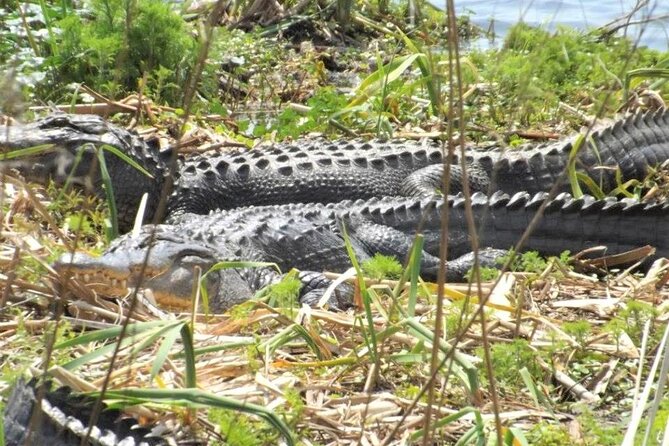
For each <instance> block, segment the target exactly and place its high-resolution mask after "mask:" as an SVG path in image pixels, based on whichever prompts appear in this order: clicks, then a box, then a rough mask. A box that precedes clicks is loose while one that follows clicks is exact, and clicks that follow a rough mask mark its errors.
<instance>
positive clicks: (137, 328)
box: [54, 321, 175, 349]
mask: <svg viewBox="0 0 669 446" xmlns="http://www.w3.org/2000/svg"><path fill="white" fill-rule="evenodd" d="M170 322H171V323H175V322H174V321H170ZM165 323H166V322H165V321H150V322H137V323H133V324H129V325H128V328H127V330H126V337H128V336H130V337H132V336H142V335H143V334H144V333H146V332H147V331H148V330H152V329H154V328H156V327H159V326H161V325H165ZM122 330H123V327H121V326H118V327H112V328H105V329H103V330H96V331H91V332H88V333H84V334H82V335H79V336H77V337H76V338H72V339H68V340H67V341H63V342H61V343H60V344H57V345H55V346H54V348H55V349H62V348H67V347H74V346H76V345H83V344H90V343H91V342H100V341H105V340H107V339H110V338H115V337H117V336H119V335H120V334H121V331H122Z"/></svg>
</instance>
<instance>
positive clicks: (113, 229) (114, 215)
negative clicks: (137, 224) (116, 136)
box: [97, 150, 118, 242]
mask: <svg viewBox="0 0 669 446" xmlns="http://www.w3.org/2000/svg"><path fill="white" fill-rule="evenodd" d="M97 154H98V162H99V163H100V176H101V177H102V185H103V187H104V190H105V196H106V198H107V206H108V207H109V220H110V226H109V227H108V228H107V241H108V242H110V241H112V240H113V239H115V238H116V237H118V210H117V209H116V198H115V197H114V185H113V184H112V180H111V176H110V175H109V170H108V169H107V162H106V161H105V155H104V153H103V152H102V150H98V152H97Z"/></svg>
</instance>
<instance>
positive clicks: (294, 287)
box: [268, 274, 302, 307]
mask: <svg viewBox="0 0 669 446" xmlns="http://www.w3.org/2000/svg"><path fill="white" fill-rule="evenodd" d="M301 288H302V282H300V280H299V279H298V278H297V277H295V275H294V274H287V275H286V276H285V277H284V278H283V279H281V281H279V282H277V283H275V284H273V285H270V287H269V290H268V294H269V297H270V304H272V305H276V306H279V307H294V306H295V303H296V302H297V298H298V296H299V295H300V289H301Z"/></svg>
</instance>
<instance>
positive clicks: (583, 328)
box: [562, 320, 592, 349]
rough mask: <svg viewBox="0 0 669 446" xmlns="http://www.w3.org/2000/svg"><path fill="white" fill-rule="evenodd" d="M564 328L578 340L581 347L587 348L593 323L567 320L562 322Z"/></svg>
mask: <svg viewBox="0 0 669 446" xmlns="http://www.w3.org/2000/svg"><path fill="white" fill-rule="evenodd" d="M562 330H564V332H565V333H567V334H568V335H571V336H572V337H573V338H574V339H575V340H576V342H577V343H578V346H579V348H580V349H585V347H586V344H587V342H588V337H589V336H590V333H591V332H592V325H591V324H590V322H588V321H584V320H580V321H572V322H565V323H564V324H562Z"/></svg>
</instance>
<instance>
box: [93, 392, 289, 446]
mask: <svg viewBox="0 0 669 446" xmlns="http://www.w3.org/2000/svg"><path fill="white" fill-rule="evenodd" d="M93 395H95V394H93ZM105 396H106V398H108V399H112V400H118V401H125V402H128V403H130V404H150V405H155V404H163V405H168V406H182V407H189V408H193V409H198V408H211V407H216V408H220V409H228V410H233V411H236V412H243V413H246V414H249V415H255V416H258V417H260V418H262V419H264V420H265V421H267V422H268V423H269V424H270V425H272V426H273V427H274V428H275V429H277V430H278V431H279V433H280V434H281V435H282V436H283V438H284V440H285V442H286V444H287V445H289V446H293V445H295V440H294V437H293V434H292V432H291V431H290V428H289V427H288V426H287V425H286V424H285V423H284V422H283V421H282V420H281V419H280V418H279V417H278V416H277V415H276V414H275V413H273V412H272V411H271V410H270V409H267V408H265V407H262V406H258V405H256V404H251V403H244V402H240V401H237V400H234V399H232V398H226V397H222V396H217V395H214V394H211V393H209V392H205V391H203V390H200V389H119V390H107V393H106V394H105Z"/></svg>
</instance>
